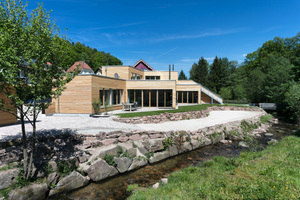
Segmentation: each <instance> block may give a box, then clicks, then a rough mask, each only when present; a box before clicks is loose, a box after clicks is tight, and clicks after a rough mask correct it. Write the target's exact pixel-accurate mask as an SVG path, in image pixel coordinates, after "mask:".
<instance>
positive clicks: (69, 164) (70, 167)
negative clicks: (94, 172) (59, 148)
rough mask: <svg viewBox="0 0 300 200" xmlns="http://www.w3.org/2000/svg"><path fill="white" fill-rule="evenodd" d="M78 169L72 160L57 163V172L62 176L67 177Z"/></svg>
mask: <svg viewBox="0 0 300 200" xmlns="http://www.w3.org/2000/svg"><path fill="white" fill-rule="evenodd" d="M76 169H77V167H76V165H75V161H74V160H70V161H63V160H60V161H58V162H57V168H56V172H57V173H58V174H60V175H61V176H67V175H69V174H70V173H71V172H72V171H74V170H76Z"/></svg>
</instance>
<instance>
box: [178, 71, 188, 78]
mask: <svg viewBox="0 0 300 200" xmlns="http://www.w3.org/2000/svg"><path fill="white" fill-rule="evenodd" d="M178 80H187V77H186V76H185V74H184V72H183V70H181V71H180V73H179V76H178Z"/></svg>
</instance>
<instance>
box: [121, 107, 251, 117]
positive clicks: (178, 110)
mask: <svg viewBox="0 0 300 200" xmlns="http://www.w3.org/2000/svg"><path fill="white" fill-rule="evenodd" d="M211 106H237V107H245V106H244V105H236V104H234V105H233V104H223V105H221V104H201V105H192V106H180V107H178V109H170V110H157V111H148V112H132V113H121V114H116V115H118V116H120V118H129V117H143V116H152V115H160V114H161V113H179V112H189V111H198V110H206V109H207V108H208V107H211ZM246 107H247V106H246Z"/></svg>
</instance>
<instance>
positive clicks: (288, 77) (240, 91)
mask: <svg viewBox="0 0 300 200" xmlns="http://www.w3.org/2000/svg"><path fill="white" fill-rule="evenodd" d="M207 69H208V70H207ZM190 79H191V80H194V81H196V82H198V83H201V84H203V85H205V86H206V87H208V88H209V89H211V90H212V91H213V92H216V93H217V94H219V95H221V96H222V97H223V98H224V100H225V101H226V100H244V101H247V102H252V103H259V102H265V103H277V104H281V105H283V107H284V108H285V114H286V115H288V116H289V118H290V119H292V120H296V119H297V118H299V114H300V106H299V105H300V92H299V91H300V33H298V34H297V35H296V36H294V37H291V38H280V37H275V38H274V39H273V40H270V41H267V42H265V43H264V44H263V45H262V46H261V47H259V48H258V49H257V50H256V51H254V52H252V53H249V54H247V56H246V59H245V61H244V62H243V63H242V64H241V65H239V64H238V63H237V62H236V61H229V60H228V59H227V58H226V57H225V58H218V57H215V59H214V61H213V63H212V64H211V65H208V63H207V61H206V60H205V59H204V58H203V57H201V58H200V59H199V62H198V63H194V64H193V65H192V67H191V70H190Z"/></svg>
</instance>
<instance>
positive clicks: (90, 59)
mask: <svg viewBox="0 0 300 200" xmlns="http://www.w3.org/2000/svg"><path fill="white" fill-rule="evenodd" d="M68 47H69V51H68V55H67V57H66V61H65V68H64V69H65V70H66V69H67V68H69V67H70V66H71V65H73V64H74V62H76V61H85V62H86V63H87V64H88V65H89V66H90V67H91V68H92V69H93V70H94V71H95V70H97V69H98V68H101V67H102V66H103V65H122V64H123V63H122V61H121V60H119V59H118V58H116V57H115V56H112V55H111V54H110V53H105V52H103V51H98V50H97V49H95V48H91V47H89V46H85V45H84V44H82V43H80V42H76V43H73V42H72V43H70V42H69V43H68Z"/></svg>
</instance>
